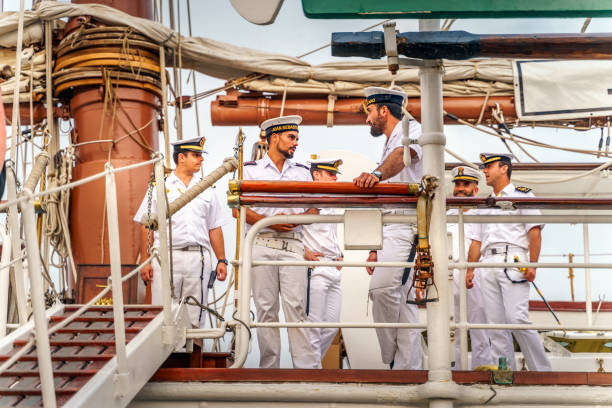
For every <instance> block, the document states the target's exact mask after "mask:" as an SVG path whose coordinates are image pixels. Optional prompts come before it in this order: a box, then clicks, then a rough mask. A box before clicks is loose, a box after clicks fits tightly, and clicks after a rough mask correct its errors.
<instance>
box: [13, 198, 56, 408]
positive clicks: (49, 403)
mask: <svg viewBox="0 0 612 408" xmlns="http://www.w3.org/2000/svg"><path fill="white" fill-rule="evenodd" d="M22 194H25V195H29V198H28V199H27V200H26V201H23V202H22V203H21V217H22V219H23V225H24V232H25V239H26V251H27V257H28V269H29V272H30V295H31V296H30V297H31V301H32V313H33V315H34V325H35V327H36V355H37V358H38V373H39V375H40V384H41V389H42V399H43V405H44V406H45V407H46V408H55V406H56V402H55V386H54V383H53V366H52V365H51V349H50V347H49V327H48V322H47V318H46V316H45V294H44V290H43V280H42V273H41V264H40V254H39V252H38V236H37V233H36V215H35V214H34V199H33V198H32V191H30V190H29V189H28V188H27V187H24V191H23V193H22ZM18 263H19V262H18Z"/></svg>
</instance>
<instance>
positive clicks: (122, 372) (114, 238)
mask: <svg viewBox="0 0 612 408" xmlns="http://www.w3.org/2000/svg"><path fill="white" fill-rule="evenodd" d="M105 168H106V218H107V224H108V252H109V256H110V269H111V285H112V290H113V319H114V322H115V350H116V351H115V355H116V357H117V372H116V374H115V380H116V381H115V384H116V388H115V395H116V396H118V397H123V396H125V395H126V394H127V390H128V387H129V371H128V365H127V354H126V345H125V320H124V319H125V313H124V310H123V282H122V281H121V248H120V245H119V216H118V211H117V190H116V185H115V172H114V169H113V166H112V165H111V164H110V162H109V163H106V165H105Z"/></svg>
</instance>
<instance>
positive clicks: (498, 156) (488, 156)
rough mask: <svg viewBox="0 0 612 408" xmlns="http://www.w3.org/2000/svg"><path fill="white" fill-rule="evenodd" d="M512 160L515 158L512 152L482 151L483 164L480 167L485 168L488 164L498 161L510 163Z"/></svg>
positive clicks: (481, 159)
mask: <svg viewBox="0 0 612 408" xmlns="http://www.w3.org/2000/svg"><path fill="white" fill-rule="evenodd" d="M512 160H514V155H513V154H511V153H480V161H481V162H482V164H481V165H480V166H479V167H480V168H481V169H484V168H485V166H486V165H487V164H489V163H493V162H496V161H502V162H505V163H508V164H510V163H512Z"/></svg>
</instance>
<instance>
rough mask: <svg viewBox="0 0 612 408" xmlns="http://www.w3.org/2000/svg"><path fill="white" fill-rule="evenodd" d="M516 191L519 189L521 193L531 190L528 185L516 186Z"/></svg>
mask: <svg viewBox="0 0 612 408" xmlns="http://www.w3.org/2000/svg"><path fill="white" fill-rule="evenodd" d="M515 190H516V191H520V192H521V193H528V192H530V191H531V189H530V188H529V187H522V186H516V188H515Z"/></svg>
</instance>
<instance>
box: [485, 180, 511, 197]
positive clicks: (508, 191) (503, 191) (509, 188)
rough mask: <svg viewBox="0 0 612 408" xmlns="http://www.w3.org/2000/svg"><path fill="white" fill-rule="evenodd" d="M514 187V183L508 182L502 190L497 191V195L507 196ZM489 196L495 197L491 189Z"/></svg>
mask: <svg viewBox="0 0 612 408" xmlns="http://www.w3.org/2000/svg"><path fill="white" fill-rule="evenodd" d="M514 189H515V187H514V184H512V182H510V183H508V185H507V186H506V187H504V188H503V189H502V191H500V192H499V193H500V194H499V197H507V196H509V195H510V194H511V193H512V192H513V191H514ZM491 197H495V193H494V192H493V191H491Z"/></svg>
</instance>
